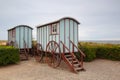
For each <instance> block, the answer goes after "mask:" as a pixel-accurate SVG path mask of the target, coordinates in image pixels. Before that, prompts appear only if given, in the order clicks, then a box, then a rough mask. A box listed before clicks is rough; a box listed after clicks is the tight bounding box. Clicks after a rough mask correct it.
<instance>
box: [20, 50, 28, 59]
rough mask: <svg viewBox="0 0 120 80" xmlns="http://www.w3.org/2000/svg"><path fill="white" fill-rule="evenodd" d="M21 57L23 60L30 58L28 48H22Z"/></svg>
mask: <svg viewBox="0 0 120 80" xmlns="http://www.w3.org/2000/svg"><path fill="white" fill-rule="evenodd" d="M19 52H20V59H21V60H28V53H27V51H26V49H20V50H19Z"/></svg>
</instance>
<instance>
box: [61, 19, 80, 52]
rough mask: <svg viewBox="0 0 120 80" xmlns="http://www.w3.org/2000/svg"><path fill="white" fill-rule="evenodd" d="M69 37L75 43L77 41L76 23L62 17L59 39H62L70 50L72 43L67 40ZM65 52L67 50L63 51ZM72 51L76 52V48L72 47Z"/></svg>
mask: <svg viewBox="0 0 120 80" xmlns="http://www.w3.org/2000/svg"><path fill="white" fill-rule="evenodd" d="M69 39H70V40H71V41H73V42H74V44H75V45H77V43H78V23H77V22H76V21H74V20H71V19H63V20H61V21H60V41H62V42H63V43H64V44H65V45H66V46H67V48H69V49H70V51H71V52H72V51H73V48H72V44H71V43H70V42H69ZM60 47H61V50H62V51H63V46H62V44H61V45H60ZM65 52H66V53H67V52H69V51H67V50H66V51H65ZM74 52H77V49H76V48H74Z"/></svg>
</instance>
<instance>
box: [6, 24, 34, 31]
mask: <svg viewBox="0 0 120 80" xmlns="http://www.w3.org/2000/svg"><path fill="white" fill-rule="evenodd" d="M23 26H25V27H28V28H31V29H32V30H33V28H32V27H30V26H28V25H18V26H15V27H13V28H10V29H8V31H10V30H12V29H15V28H17V27H23Z"/></svg>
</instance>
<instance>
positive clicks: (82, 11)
mask: <svg viewBox="0 0 120 80" xmlns="http://www.w3.org/2000/svg"><path fill="white" fill-rule="evenodd" d="M119 3H120V0H42V1H41V0H0V39H7V29H9V28H12V27H14V26H16V25H19V24H26V25H29V26H31V27H33V28H34V31H33V37H34V38H36V28H35V26H36V25H39V24H44V23H47V22H51V21H54V20H57V19H59V18H61V17H64V16H71V17H73V18H75V19H77V20H78V21H79V22H80V23H81V24H80V29H79V31H80V33H79V35H80V37H79V39H82V40H85V39H89V40H91V39H92V40H94V39H119V38H120V37H119V34H120V31H119V30H120V27H119V26H120V22H119V21H120V9H119V7H120V5H119ZM3 34H4V35H5V36H2V35H3Z"/></svg>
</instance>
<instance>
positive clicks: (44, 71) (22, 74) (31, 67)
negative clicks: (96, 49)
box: [0, 58, 120, 80]
mask: <svg viewBox="0 0 120 80" xmlns="http://www.w3.org/2000/svg"><path fill="white" fill-rule="evenodd" d="M63 64H64V63H62V65H61V66H60V67H59V68H57V69H54V68H51V67H49V66H48V65H47V64H45V63H41V64H40V63H38V62H36V61H35V60H34V58H32V59H31V60H29V61H22V62H20V63H19V64H17V65H10V66H6V67H0V80H120V61H110V60H103V59H97V60H95V61H93V62H86V63H84V67H85V69H86V71H83V72H79V73H78V74H75V73H72V72H70V70H69V68H68V67H67V66H66V65H64V66H63Z"/></svg>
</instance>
